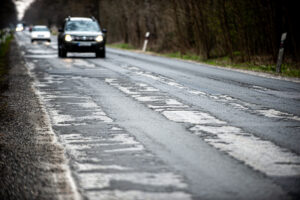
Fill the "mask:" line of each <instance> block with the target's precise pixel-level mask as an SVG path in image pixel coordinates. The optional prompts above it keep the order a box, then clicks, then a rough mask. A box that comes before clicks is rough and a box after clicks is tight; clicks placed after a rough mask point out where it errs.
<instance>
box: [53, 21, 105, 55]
mask: <svg viewBox="0 0 300 200" xmlns="http://www.w3.org/2000/svg"><path fill="white" fill-rule="evenodd" d="M105 34H106V30H105V29H103V30H102V31H101V29H100V26H99V24H98V22H97V20H96V19H95V18H84V17H68V18H66V19H65V21H64V24H63V27H62V28H61V29H59V35H58V56H59V57H61V58H64V57H66V56H67V53H68V52H95V53H96V57H101V58H105V42H106V37H105Z"/></svg>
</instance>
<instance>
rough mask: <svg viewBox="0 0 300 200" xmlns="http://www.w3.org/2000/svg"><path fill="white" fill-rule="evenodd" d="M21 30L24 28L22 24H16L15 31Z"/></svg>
mask: <svg viewBox="0 0 300 200" xmlns="http://www.w3.org/2000/svg"><path fill="white" fill-rule="evenodd" d="M23 30H24V26H23V24H21V23H19V24H17V26H16V31H17V32H21V31H23Z"/></svg>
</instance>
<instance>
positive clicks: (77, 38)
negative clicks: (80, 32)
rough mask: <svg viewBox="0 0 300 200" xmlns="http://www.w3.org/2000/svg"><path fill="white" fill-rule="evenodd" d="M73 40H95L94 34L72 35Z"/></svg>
mask: <svg viewBox="0 0 300 200" xmlns="http://www.w3.org/2000/svg"><path fill="white" fill-rule="evenodd" d="M73 40H74V41H95V36H73Z"/></svg>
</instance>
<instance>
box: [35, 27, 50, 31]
mask: <svg viewBox="0 0 300 200" xmlns="http://www.w3.org/2000/svg"><path fill="white" fill-rule="evenodd" d="M32 31H49V29H48V28H46V27H45V28H44V27H34V28H33V29H32Z"/></svg>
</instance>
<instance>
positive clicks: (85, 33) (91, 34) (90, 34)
mask: <svg viewBox="0 0 300 200" xmlns="http://www.w3.org/2000/svg"><path fill="white" fill-rule="evenodd" d="M65 34H68V35H75V36H83V35H84V36H97V35H103V34H102V32H91V31H66V32H65Z"/></svg>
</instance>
